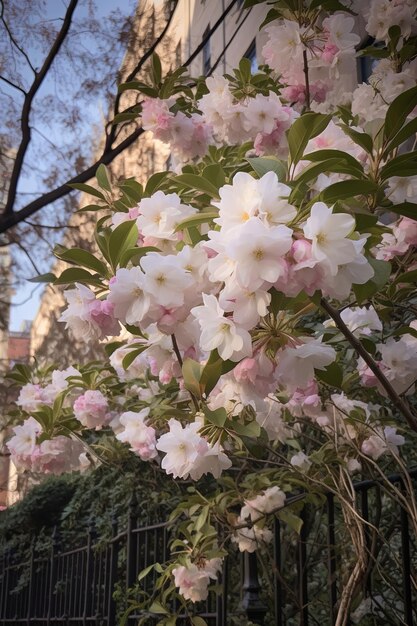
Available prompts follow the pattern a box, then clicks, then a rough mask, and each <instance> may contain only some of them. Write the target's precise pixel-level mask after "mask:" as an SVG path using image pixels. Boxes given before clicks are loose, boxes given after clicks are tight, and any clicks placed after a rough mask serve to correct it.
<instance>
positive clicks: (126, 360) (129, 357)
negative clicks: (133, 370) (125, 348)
mask: <svg viewBox="0 0 417 626" xmlns="http://www.w3.org/2000/svg"><path fill="white" fill-rule="evenodd" d="M148 347H149V346H148V345H147V344H145V345H142V346H140V347H139V348H133V346H132V350H130V351H129V352H128V354H126V356H125V357H123V360H122V366H123V368H124V369H125V370H127V368H128V367H129V366H130V365H132V363H133V361H134V360H135V359H136V357H137V356H139V355H140V354H142V352H144V351H145V350H146V349H147V348H148Z"/></svg>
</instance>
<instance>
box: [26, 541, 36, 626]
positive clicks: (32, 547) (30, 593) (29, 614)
mask: <svg viewBox="0 0 417 626" xmlns="http://www.w3.org/2000/svg"><path fill="white" fill-rule="evenodd" d="M34 558H35V539H32V541H31V544H30V558H29V588H28V610H27V615H26V622H27V626H30V621H31V620H30V618H31V617H34V616H33V615H32V608H33V607H32V602H33V565H34Z"/></svg>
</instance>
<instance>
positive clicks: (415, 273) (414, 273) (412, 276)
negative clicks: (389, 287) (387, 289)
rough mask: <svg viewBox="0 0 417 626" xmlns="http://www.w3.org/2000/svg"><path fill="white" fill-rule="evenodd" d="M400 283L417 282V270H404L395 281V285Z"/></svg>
mask: <svg viewBox="0 0 417 626" xmlns="http://www.w3.org/2000/svg"><path fill="white" fill-rule="evenodd" d="M398 283H417V270H411V271H410V272H404V274H400V275H399V276H397V278H396V279H395V280H394V281H393V283H392V284H393V285H398Z"/></svg>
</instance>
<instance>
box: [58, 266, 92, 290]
mask: <svg viewBox="0 0 417 626" xmlns="http://www.w3.org/2000/svg"><path fill="white" fill-rule="evenodd" d="M71 283H82V284H86V285H98V286H101V281H100V280H99V279H98V278H96V277H95V276H93V274H90V272H87V270H84V269H82V268H81V267H69V268H68V269H66V270H64V271H63V272H62V274H61V275H60V276H59V277H58V278H57V279H56V280H55V282H54V285H69V284H71Z"/></svg>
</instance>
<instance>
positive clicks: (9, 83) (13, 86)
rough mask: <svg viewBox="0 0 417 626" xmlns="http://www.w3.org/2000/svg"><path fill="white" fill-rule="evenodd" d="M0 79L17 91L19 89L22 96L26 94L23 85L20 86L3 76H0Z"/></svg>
mask: <svg viewBox="0 0 417 626" xmlns="http://www.w3.org/2000/svg"><path fill="white" fill-rule="evenodd" d="M0 80H3V81H4V82H5V83H7V84H8V85H9V86H10V87H12V88H13V89H17V90H18V91H21V92H22V94H23V95H24V96H26V95H27V93H26V91H25V90H24V89H23V87H20V86H19V85H16V84H15V83H12V81H11V80H9V79H8V78H6V77H5V76H0Z"/></svg>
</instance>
